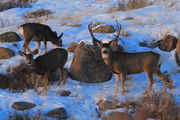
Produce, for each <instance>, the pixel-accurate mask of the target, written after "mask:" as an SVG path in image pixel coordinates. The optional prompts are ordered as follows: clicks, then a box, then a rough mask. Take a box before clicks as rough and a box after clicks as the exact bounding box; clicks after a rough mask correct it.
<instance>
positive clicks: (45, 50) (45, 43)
mask: <svg viewBox="0 0 180 120" xmlns="http://www.w3.org/2000/svg"><path fill="white" fill-rule="evenodd" d="M46 46H47V41H46V40H44V53H46V52H47V47H46Z"/></svg>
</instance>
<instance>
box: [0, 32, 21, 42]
mask: <svg viewBox="0 0 180 120" xmlns="http://www.w3.org/2000/svg"><path fill="white" fill-rule="evenodd" d="M17 41H21V38H20V37H19V35H18V34H17V33H15V32H5V33H2V34H0V42H17Z"/></svg>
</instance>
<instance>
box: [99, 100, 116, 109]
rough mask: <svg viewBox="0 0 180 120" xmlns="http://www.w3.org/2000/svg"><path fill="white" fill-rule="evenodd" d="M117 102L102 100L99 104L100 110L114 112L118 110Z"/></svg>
mask: <svg viewBox="0 0 180 120" xmlns="http://www.w3.org/2000/svg"><path fill="white" fill-rule="evenodd" d="M117 103H118V102H117V101H109V100H100V101H99V102H98V105H99V109H100V110H101V111H106V110H114V109H116V108H117Z"/></svg>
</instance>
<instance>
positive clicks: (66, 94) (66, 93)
mask: <svg viewBox="0 0 180 120" xmlns="http://www.w3.org/2000/svg"><path fill="white" fill-rule="evenodd" d="M59 94H60V95H61V96H69V95H70V94H71V91H67V90H63V91H60V92H59Z"/></svg>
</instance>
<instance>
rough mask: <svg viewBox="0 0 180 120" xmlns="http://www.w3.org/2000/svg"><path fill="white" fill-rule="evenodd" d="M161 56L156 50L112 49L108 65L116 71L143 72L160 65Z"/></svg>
mask: <svg viewBox="0 0 180 120" xmlns="http://www.w3.org/2000/svg"><path fill="white" fill-rule="evenodd" d="M159 57H160V55H159V54H157V53H154V52H139V53H124V52H114V51H112V53H110V55H109V58H108V59H109V64H107V65H108V66H109V67H110V68H111V69H112V71H114V72H115V71H120V72H121V71H124V72H126V73H127V74H133V73H141V72H143V71H145V70H150V69H151V68H153V69H152V70H154V69H155V68H156V67H157V66H158V62H159Z"/></svg>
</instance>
